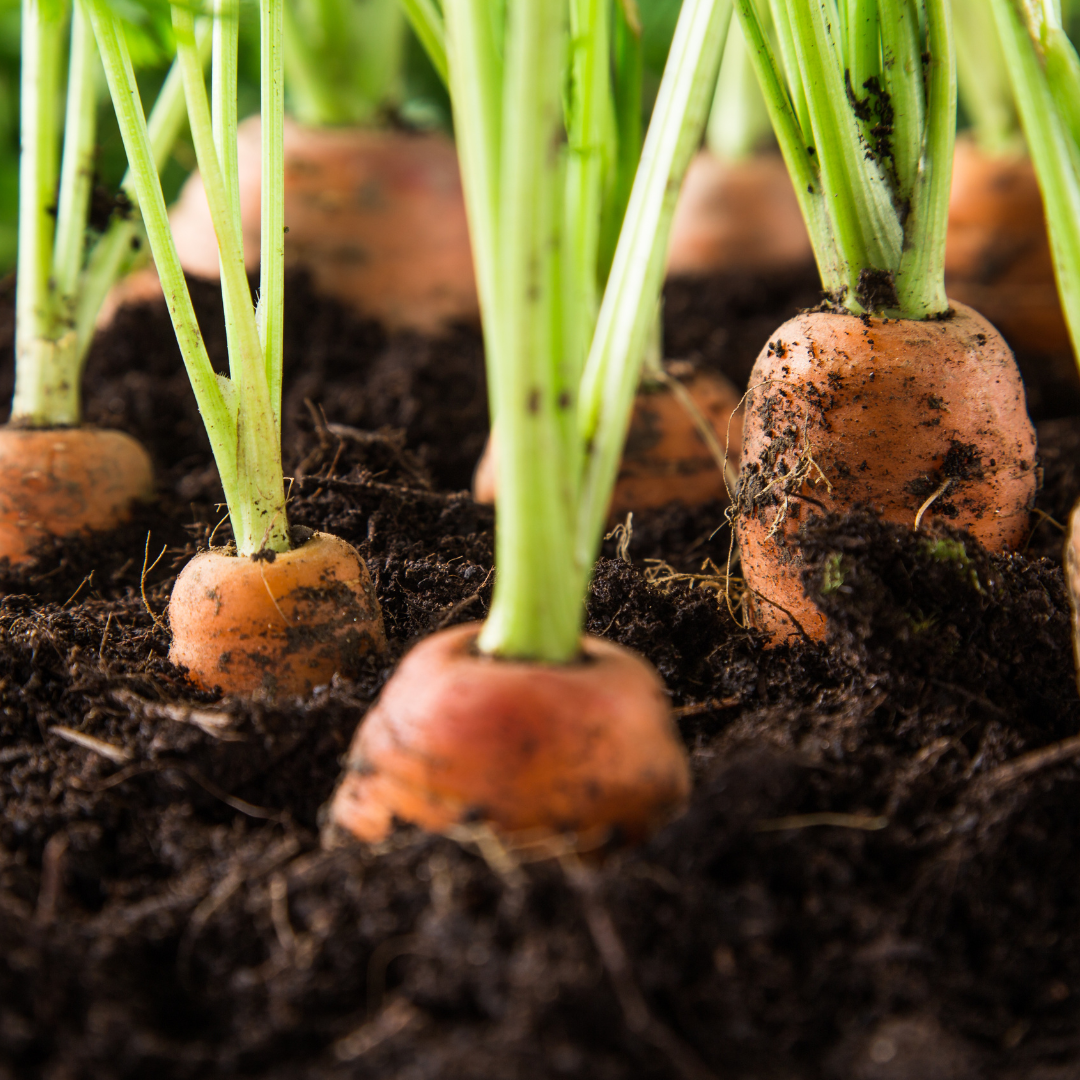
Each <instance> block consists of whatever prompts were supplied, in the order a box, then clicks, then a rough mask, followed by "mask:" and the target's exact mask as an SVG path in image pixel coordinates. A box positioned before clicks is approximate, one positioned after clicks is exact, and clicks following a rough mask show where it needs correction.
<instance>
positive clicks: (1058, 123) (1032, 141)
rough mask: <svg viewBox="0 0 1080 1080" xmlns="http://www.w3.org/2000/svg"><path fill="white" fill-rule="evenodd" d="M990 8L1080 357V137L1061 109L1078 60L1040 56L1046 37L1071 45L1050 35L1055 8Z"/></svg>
mask: <svg viewBox="0 0 1080 1080" xmlns="http://www.w3.org/2000/svg"><path fill="white" fill-rule="evenodd" d="M992 8H993V13H994V19H995V21H996V24H997V28H998V33H999V35H1000V38H1001V44H1002V49H1003V51H1004V53H1005V59H1006V63H1007V64H1008V68H1009V75H1010V78H1011V80H1012V87H1013V93H1014V94H1015V96H1016V104H1017V109H1018V111H1019V113H1020V119H1021V122H1022V124H1023V127H1024V135H1025V136H1026V138H1027V144H1028V150H1029V152H1030V154H1031V160H1032V162H1033V163H1034V165H1035V172H1036V174H1037V175H1038V178H1039V188H1040V190H1041V191H1042V197H1043V205H1044V207H1045V209H1046V220H1047V226H1048V231H1049V234H1050V248H1051V251H1052V252H1053V256H1054V270H1055V273H1056V275H1057V283H1058V293H1059V294H1060V296H1061V306H1062V309H1063V310H1064V312H1065V318H1066V321H1067V322H1068V325H1069V332H1070V334H1071V336H1072V341H1073V352H1074V353H1075V354H1076V357H1077V362H1078V363H1080V142H1078V139H1077V135H1076V132H1075V129H1073V127H1072V123H1071V120H1070V118H1069V116H1068V113H1069V112H1070V111H1071V102H1074V101H1075V100H1076V96H1077V95H1080V74H1078V72H1080V65H1078V64H1077V63H1076V62H1075V53H1074V54H1073V62H1071V63H1070V62H1068V61H1067V60H1064V58H1062V57H1059V58H1058V61H1057V62H1055V63H1054V64H1053V66H1051V65H1050V64H1047V65H1046V67H1045V68H1044V66H1043V63H1042V62H1040V56H1039V52H1040V51H1042V53H1043V56H1044V57H1047V55H1048V51H1047V49H1046V44H1047V42H1048V41H1051V40H1052V41H1053V45H1052V49H1054V50H1062V49H1065V48H1068V49H1071V48H1072V47H1071V45H1069V44H1068V42H1067V41H1065V42H1062V41H1061V39H1060V38H1059V37H1057V35H1056V31H1058V30H1059V29H1060V22H1059V21H1058V17H1057V16H1058V13H1057V11H1055V10H1054V9H1053V8H1052V7H1050V5H1049V4H1046V3H1040V2H1039V0H1032V3H1031V5H1030V6H1027V5H1025V7H1024V8H1023V9H1018V8H1017V6H1016V5H1015V4H1014V3H1013V0H992ZM1062 61H1064V62H1062ZM1051 75H1052V76H1053V80H1052V81H1051V78H1050V76H1051Z"/></svg>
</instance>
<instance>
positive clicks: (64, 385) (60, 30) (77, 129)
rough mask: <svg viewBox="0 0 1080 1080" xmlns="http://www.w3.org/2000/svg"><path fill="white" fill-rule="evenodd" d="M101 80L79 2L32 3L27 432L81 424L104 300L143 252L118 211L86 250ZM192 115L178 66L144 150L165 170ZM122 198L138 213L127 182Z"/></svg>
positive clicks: (25, 82)
mask: <svg viewBox="0 0 1080 1080" xmlns="http://www.w3.org/2000/svg"><path fill="white" fill-rule="evenodd" d="M69 25H70V38H69V40H70V47H69V58H68V70H67V93H66V103H65V105H64V108H63V110H61V108H60V103H61V101H62V100H63V96H64V95H63V93H62V77H63V71H62V57H63V49H64V39H65V36H67V35H68V28H69ZM204 37H205V36H204ZM206 44H207V42H206V41H205V40H204V43H203V45H202V46H198V47H197V50H196V51H197V52H198V51H199V49H200V48H201V49H202V50H203V51H204V52H205V45H206ZM100 80H101V74H100V64H99V60H98V53H97V48H96V47H95V44H94V35H93V33H92V32H91V29H90V24H89V21H88V15H87V9H86V7H85V5H84V4H83V3H82V0H76V3H75V4H74V7H73V8H72V7H69V5H68V4H67V3H65V2H64V0H25V2H24V4H23V12H22V75H21V91H20V95H21V104H20V110H21V116H20V126H21V135H22V154H21V157H20V162H19V192H20V196H19V225H18V228H19V247H18V262H17V281H18V285H17V290H16V334H15V336H16V344H15V352H16V369H15V371H16V374H15V396H14V400H13V403H12V422H13V423H15V424H19V425H23V426H29V427H57V426H69V425H75V424H78V423H79V422H80V419H81V412H82V410H81V395H80V386H81V377H82V369H83V365H84V363H85V360H86V355H87V352H88V351H89V348H90V343H91V341H92V339H93V334H94V326H95V322H96V320H97V316H98V313H99V312H100V310H101V306H102V304H103V303H104V300H105V296H106V294H107V293H108V291H109V289H110V288H111V287H112V285H113V284H114V283H115V282H116V280H117V279H118V278H119V277H120V276H121V274H122V273H123V272H124V270H125V269H126V268H127V266H128V265H129V263H130V261H131V258H132V254H133V251H134V249H135V248H136V247H137V246H138V243H139V237H140V228H141V226H140V223H139V220H138V216H137V215H136V214H134V213H131V214H126V215H125V214H120V213H115V214H114V215H113V217H112V218H111V220H110V223H109V225H108V226H107V228H106V229H105V231H104V232H103V233H102V234H101V235H100V236H98V237H97V238H96V240H95V241H94V242H93V243H92V244H91V245H90V246H89V248H88V246H87V235H88V216H89V206H90V194H91V190H92V187H93V177H94V150H95V142H96V116H97V106H98V102H99V100H100ZM61 114H62V115H63V120H62V124H63V128H62V132H63V151H62V155H61V153H60V145H61V126H60V125H61ZM184 116H185V107H184V98H183V92H182V87H181V83H180V73H179V71H178V69H176V67H175V66H174V69H173V70H172V71H171V72H170V73H169V76H168V77H167V79H166V80H165V83H164V85H163V87H162V89H161V92H160V93H159V95H158V98H157V101H156V102H155V105H154V110H153V112H152V114H151V117H150V122H149V127H148V135H147V138H148V153H149V155H150V158H151V159H152V160H153V161H154V162H155V164H156V165H157V166H159V167H160V166H161V165H163V164H164V162H165V161H166V159H167V158H168V156H169V154H170V153H171V151H172V147H173V144H174V143H175V141H176V138H177V135H178V134H179V131H180V128H181V126H182V124H183V121H184ZM121 191H122V193H123V195H125V196H126V197H127V200H128V201H129V202H130V203H134V204H136V205H137V198H136V193H135V188H134V184H133V178H132V176H131V174H130V173H129V174H128V175H127V176H126V177H125V178H124V181H123V184H122V185H121Z"/></svg>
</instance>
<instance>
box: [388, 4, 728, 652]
mask: <svg viewBox="0 0 1080 1080" xmlns="http://www.w3.org/2000/svg"><path fill="white" fill-rule="evenodd" d="M407 8H408V10H409V15H410V18H411V19H412V20H413V24H414V26H415V27H416V29H417V34H418V36H419V37H420V39H421V40H422V41H424V40H430V41H432V42H433V43H434V44H433V46H430V48H431V49H432V51H433V52H434V54H435V56H439V55H442V54H443V53H445V56H446V60H447V71H448V76H449V86H450V93H451V99H452V103H453V110H454V125H455V132H456V136H457V142H458V152H459V158H460V162H461V171H462V179H463V184H464V188H465V197H466V206H467V209H468V214H469V223H470V231H471V235H472V244H473V252H474V259H475V263H476V270H477V281H478V287H479V294H480V301H481V311H482V317H483V325H484V339H485V346H486V354H487V366H488V377H489V387H490V391H489V392H490V401H491V412H492V417H493V420H494V421H495V422H496V423H497V424H498V430H499V459H498V482H497V490H498V496H497V529H496V558H497V566H498V574H497V578H496V584H495V595H494V599H493V603H492V607H491V612H490V615H489V617H488V620H487V622H486V624H485V626H484V629H483V631H482V633H481V637H480V647H481V649H482V650H484V651H485V652H488V653H493V654H497V655H500V656H505V657H514V658H521V659H532V660H541V661H549V662H565V661H569V660H571V659H573V658H574V657H576V656H577V655H578V651H579V648H580V635H581V629H582V624H583V621H584V603H583V602H584V596H585V592H586V590H587V587H588V583H589V580H590V578H591V573H592V567H593V564H594V562H595V559H596V555H597V552H598V549H599V544H600V539H601V536H602V532H603V527H604V520H605V516H606V512H607V506H608V503H609V500H610V496H611V491H612V488H613V486H614V481H615V476H616V472H617V469H618V462H619V457H620V454H621V449H622V443H623V440H624V439H625V436H626V430H627V426H628V423H629V416H630V410H631V406H632V401H633V396H634V392H635V390H636V388H637V384H638V380H639V376H640V371H641V364H642V358H643V355H644V352H645V348H646V344H647V341H648V338H649V335H650V332H651V330H652V328H653V326H654V323H655V318H656V312H657V305H658V298H659V292H660V286H661V282H662V278H663V268H664V256H665V252H666V247H667V238H668V233H669V228H670V222H671V215H672V212H673V209H674V203H675V198H676V195H677V193H678V188H679V184H680V182H681V179H682V176H683V173H684V172H685V169H686V166H687V164H688V162H689V159H690V157H691V155H692V154H693V152H694V150H696V148H697V146H698V144H699V143H700V140H701V135H702V130H703V127H704V122H705V118H706V115H707V112H708V107H709V104H710V100H711V93H712V89H713V86H714V81H715V78H716V71H717V68H718V66H719V60H720V55H721V52H722V49H723V45H724V41H725V37H726V34H727V28H728V24H729V22H730V16H731V5H730V0H686V2H685V3H684V4H683V8H682V12H681V14H680V18H679V24H678V28H677V30H676V34H675V39H674V41H673V43H672V47H671V52H670V55H669V58H668V64H667V68H666V69H665V73H664V78H663V81H662V84H661V87H660V91H659V96H658V98H657V101H656V105H655V108H654V110H653V115H652V121H651V124H650V127H649V131H648V135H647V137H646V139H645V142H644V147H643V148H642V147H641V143H640V134H639V133H640V122H641V121H640V115H641V45H640V28H639V25H638V22H637V18H636V7H635V5H634V4H632V3H628V2H620V3H615V4H612V3H610V2H608V0H560V2H555V0H515V2H514V3H512V4H508V5H506V6H505V10H503V9H502V8H499V9H498V11H496V10H495V9H494V8H493V7H492V5H490V4H487V3H485V2H484V0H444V3H443V11H442V18H439V17H438V13H437V12H436V11H435V9H434V8H433V7H432V6H431V5H430V4H425V3H420V2H417V0H412V2H410V3H409V4H408V5H407ZM443 19H444V20H445V23H444V22H443ZM436 66H438V65H436ZM567 87H568V88H569V89H568V91H567V92H566V93H565V94H564V90H565V89H566V88H567Z"/></svg>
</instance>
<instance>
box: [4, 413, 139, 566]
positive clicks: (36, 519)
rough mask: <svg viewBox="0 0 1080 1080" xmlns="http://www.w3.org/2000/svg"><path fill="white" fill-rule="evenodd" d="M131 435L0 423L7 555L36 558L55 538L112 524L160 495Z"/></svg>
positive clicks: (18, 558)
mask: <svg viewBox="0 0 1080 1080" xmlns="http://www.w3.org/2000/svg"><path fill="white" fill-rule="evenodd" d="M153 488H154V483H153V471H152V468H151V465H150V458H149V456H148V455H147V453H146V451H145V450H144V449H143V447H142V446H141V445H140V444H139V443H137V442H136V441H135V440H134V439H133V438H131V436H130V435H125V434H124V433H123V432H120V431H99V430H97V429H96V428H88V427H75V428H18V427H3V428H0V558H5V557H6V558H8V559H10V560H11V562H12V563H13V564H17V563H22V562H26V561H28V560H29V559H31V558H32V557H33V552H34V549H35V547H37V546H38V545H39V544H40V543H41V542H42V541H43V540H45V539H46V538H47V537H50V536H68V535H71V534H74V533H78V532H82V531H84V530H99V529H113V528H115V527H116V526H117V525H120V524H122V523H123V522H124V521H126V520H127V519H128V517H129V516H130V513H131V509H132V506H133V505H134V504H135V503H137V502H140V501H144V500H149V499H150V498H151V496H152V495H153Z"/></svg>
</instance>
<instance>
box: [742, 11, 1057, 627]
mask: <svg viewBox="0 0 1080 1080" xmlns="http://www.w3.org/2000/svg"><path fill="white" fill-rule="evenodd" d="M736 3H737V9H738V12H739V17H740V19H741V20H742V24H743V28H744V30H745V31H746V32H747V38H748V40H752V41H753V42H755V43H756V47H755V48H754V49H753V50H752V55H753V56H754V58H755V64H756V66H757V70H758V75H759V78H760V79H761V84H762V87H763V89H765V91H766V99H767V101H768V103H769V107H770V113H771V115H772V118H773V125H774V128H775V129H776V131H777V136H778V138H779V140H780V143H781V147H782V149H783V152H784V156H785V160H786V161H787V163H788V168H789V169H790V170H791V171H792V174H793V177H794V179H795V181H796V184H795V190H796V192H797V193H798V195H799V199H800V203H801V204H802V209H803V215H804V218H805V219H806V221H807V227H808V229H809V232H810V235H811V239H812V242H813V244H814V252H815V256H816V258H817V262H818V267H819V269H820V271H821V274H822V283H823V285H824V286H825V292H826V296H827V298H828V302H827V304H826V306H825V307H824V309H823V310H821V311H818V312H814V313H809V314H805V315H800V316H798V317H796V318H795V319H793V320H791V321H789V322H788V323H786V324H785V325H784V326H782V327H781V328H780V329H779V330H778V331H777V333H776V335H775V338H774V339H773V340H772V341H770V342H769V344H768V345H767V346H766V347H765V348H764V349H763V350H762V352H761V354H760V355H759V356H758V359H757V362H756V364H755V366H754V369H753V371H752V372H751V375H750V391H749V398H748V402H747V420H746V424H745V426H744V429H743V455H742V471H741V475H740V478H739V487H738V492H737V498H736V514H735V535H736V538H737V540H738V544H739V552H740V559H741V564H742V572H743V577H744V579H745V583H746V608H747V614H748V616H749V621H750V622H751V623H752V624H753V625H755V626H757V627H759V628H760V629H763V630H766V631H771V632H772V633H773V639H772V640H773V643H774V644H775V643H776V642H779V641H781V640H785V639H786V638H788V637H790V636H792V635H794V634H796V633H800V632H801V633H802V634H804V635H806V636H808V637H811V638H821V637H823V636H824V634H825V629H826V628H825V621H824V619H823V618H822V616H821V615H820V614H818V612H817V610H816V608H815V607H814V606H813V604H812V603H811V602H810V601H809V600H807V598H806V597H805V595H804V592H803V589H802V582H801V574H800V571H801V563H800V556H799V552H798V544H797V533H798V525H799V520H800V518H801V517H802V516H803V515H805V514H807V513H812V512H830V511H835V512H841V513H842V512H844V511H845V510H848V509H852V508H854V507H855V506H857V505H860V504H869V505H870V506H872V507H874V508H876V509H878V510H879V511H880V512H881V513H882V515H883V516H884V517H885V518H886V519H888V520H892V521H900V522H905V523H907V524H909V525H911V526H912V527H918V526H920V525H921V523H922V520H923V519H924V518H925V517H926V516H927V515H935V514H943V515H946V516H947V517H949V518H950V520H951V521H952V522H953V523H954V524H962V525H964V526H965V527H967V528H968V529H970V530H971V532H972V533H973V534H974V535H975V536H976V537H977V538H978V539H979V540H980V541H982V542H983V543H984V544H985V545H986V546H988V547H989V548H991V549H992V550H1002V549H1003V548H1006V547H1010V546H1012V547H1015V546H1017V545H1018V544H1019V543H1020V542H1021V541H1022V540H1023V538H1024V536H1025V535H1026V532H1027V528H1028V512H1029V508H1030V506H1031V503H1032V500H1033V498H1034V494H1035V486H1036V476H1035V436H1034V431H1033V429H1032V426H1031V421H1030V420H1029V419H1028V416H1027V411H1026V405H1025V399H1024V391H1023V386H1022V384H1021V381H1020V375H1019V372H1018V370H1017V367H1016V362H1015V360H1014V358H1013V356H1012V353H1011V352H1010V350H1009V348H1008V346H1007V345H1006V344H1005V342H1004V340H1003V339H1002V338H1001V336H1000V335H999V334H998V333H997V332H996V331H995V330H994V329H993V327H992V326H991V324H990V323H989V322H988V321H987V320H986V319H984V318H983V317H982V316H980V315H978V314H976V313H975V312H974V311H972V310H971V309H970V308H967V307H965V306H964V305H963V304H950V302H949V300H948V299H947V297H946V294H945V281H944V262H945V238H946V222H947V207H948V198H949V187H950V167H951V165H952V160H953V152H954V146H955V113H956V69H955V58H954V49H953V40H952V23H951V16H950V9H949V5H948V4H947V3H945V2H944V0H928V2H927V3H926V5H925V24H919V25H916V23H915V21H914V19H913V16H912V11H913V9H910V8H908V7H906V6H904V5H899V6H898V5H892V4H887V3H878V4H869V5H866V6H865V10H864V9H863V8H860V9H859V12H858V13H856V12H855V11H854V9H853V10H852V11H850V12H848V11H847V10H846V9H845V12H844V14H843V15H842V17H841V18H840V19H839V20H838V21H836V20H831V19H828V18H826V17H825V16H824V15H823V13H822V9H821V8H820V7H819V6H818V4H817V3H816V0H791V3H789V4H788V5H787V6H785V7H780V6H774V7H773V9H772V10H773V15H774V18H775V19H776V22H777V25H778V28H779V34H780V37H781V39H782V40H783V41H785V42H786V43H787V44H786V45H785V48H787V47H791V48H793V49H795V50H797V52H798V54H799V55H800V56H801V57H802V58H803V61H802V63H801V65H800V70H801V72H802V75H801V79H802V80H804V82H801V83H800V88H797V89H796V90H792V91H790V92H789V88H788V87H785V86H784V82H783V80H784V79H785V78H786V75H785V74H784V73H783V72H782V71H781V68H780V66H779V65H778V64H777V63H776V61H775V60H774V59H773V58H772V56H771V53H770V50H769V46H768V44H767V42H766V41H765V38H764V35H763V31H762V28H761V24H760V22H759V20H758V18H757V13H756V9H755V6H754V3H753V0H736ZM883 57H888V58H889V60H888V62H887V63H886V62H884V61H883V59H882V58H883ZM789 85H790V84H789ZM852 87H855V88H859V89H861V90H862V91H864V96H861V97H860V96H858V95H857V94H856V93H854V92H853V91H852V89H851V88H852ZM804 91H805V95H806V96H805V98H802V97H801V96H799V97H796V98H794V99H793V98H792V97H791V93H797V94H798V95H801V94H802V93H803V92H804ZM841 585H842V583H837V586H836V587H841Z"/></svg>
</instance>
